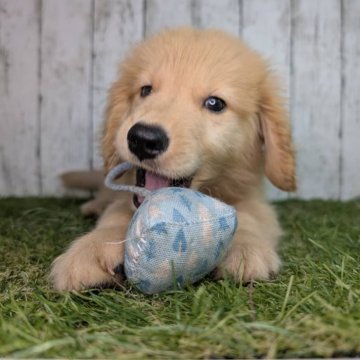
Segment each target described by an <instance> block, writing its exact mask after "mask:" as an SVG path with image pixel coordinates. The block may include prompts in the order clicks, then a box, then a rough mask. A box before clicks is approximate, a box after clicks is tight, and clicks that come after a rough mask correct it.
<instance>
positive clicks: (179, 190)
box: [170, 187, 182, 194]
mask: <svg viewBox="0 0 360 360" xmlns="http://www.w3.org/2000/svg"><path fill="white" fill-rule="evenodd" d="M170 190H171V191H172V192H173V193H174V194H176V193H178V192H182V188H180V187H173V188H170Z"/></svg>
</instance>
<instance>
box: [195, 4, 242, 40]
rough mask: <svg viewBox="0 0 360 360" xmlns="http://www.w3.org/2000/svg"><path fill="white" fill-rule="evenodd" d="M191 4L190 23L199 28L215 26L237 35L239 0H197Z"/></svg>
mask: <svg viewBox="0 0 360 360" xmlns="http://www.w3.org/2000/svg"><path fill="white" fill-rule="evenodd" d="M191 5H192V8H191V17H192V25H194V26H196V27H198V28H200V29H208V28H216V29H221V30H224V31H227V32H229V33H231V34H233V35H239V33H240V10H241V9H240V1H239V0H222V1H219V0H197V1H193V2H192V3H191Z"/></svg>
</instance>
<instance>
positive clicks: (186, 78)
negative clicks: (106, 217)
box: [103, 29, 290, 189]
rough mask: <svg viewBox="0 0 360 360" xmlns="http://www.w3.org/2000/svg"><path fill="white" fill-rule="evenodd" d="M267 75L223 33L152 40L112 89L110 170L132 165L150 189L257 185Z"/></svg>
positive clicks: (106, 147) (180, 33) (107, 143)
mask: <svg viewBox="0 0 360 360" xmlns="http://www.w3.org/2000/svg"><path fill="white" fill-rule="evenodd" d="M267 77H268V72H267V69H266V65H265V63H264V62H263V61H262V59H261V58H260V57H259V56H258V55H257V54H256V53H255V52H253V51H251V50H250V49H249V48H248V47H246V46H245V45H244V44H243V43H241V42H240V41H239V40H237V39H235V38H232V37H230V36H228V35H225V34H224V33H222V32H217V31H199V30H192V29H178V30H173V31H168V32H165V33H162V34H160V35H158V36H156V37H154V38H152V39H150V40H148V41H147V42H145V43H143V44H142V45H140V46H139V47H138V48H136V49H135V50H134V52H133V53H132V54H131V56H130V57H129V58H128V59H127V60H126V61H125V63H124V64H123V67H122V74H121V77H120V79H119V80H118V81H117V82H116V83H115V84H114V85H113V87H112V89H111V93H110V99H109V105H108V110H107V120H106V126H105V134H104V140H103V153H104V156H105V162H106V164H107V166H108V167H111V166H113V165H115V164H116V163H117V162H119V161H128V162H131V163H133V164H135V165H136V166H138V168H139V169H141V170H139V171H138V184H139V185H143V186H146V187H148V188H150V189H152V188H156V187H160V186H168V185H180V186H181V185H183V186H188V185H189V184H190V183H191V182H192V184H193V186H194V187H197V188H199V187H201V186H206V185H207V184H211V183H216V182H218V181H219V180H221V179H225V177H226V176H227V177H232V178H234V177H236V176H238V177H239V178H242V179H245V178H248V179H249V181H255V180H254V176H255V177H256V175H258V174H259V172H260V170H261V163H262V161H261V159H262V149H261V137H264V134H263V132H262V131H263V130H262V126H261V120H259V119H260V117H261V111H262V110H261V107H262V106H263V105H264V104H265V101H266V100H265V99H264V96H266V94H264V93H266V91H263V90H264V89H263V88H264V84H265V83H266V81H267ZM262 102H264V103H262ZM266 106H267V105H266ZM281 116H283V115H281ZM280 121H281V122H284V121H283V120H282V119H280ZM272 141H273V140H272ZM270 146H271V145H270ZM288 146H290V145H288ZM226 174H227V175H226ZM242 181H244V180H242Z"/></svg>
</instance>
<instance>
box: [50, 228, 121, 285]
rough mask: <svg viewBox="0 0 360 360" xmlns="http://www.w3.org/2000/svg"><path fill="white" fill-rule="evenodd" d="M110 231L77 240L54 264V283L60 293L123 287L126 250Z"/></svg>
mask: <svg viewBox="0 0 360 360" xmlns="http://www.w3.org/2000/svg"><path fill="white" fill-rule="evenodd" d="M106 235H109V234H108V233H107V232H106V231H105V232H104V231H99V230H97V231H93V232H92V233H89V234H87V235H85V236H83V237H82V238H80V239H78V240H76V241H75V242H74V243H73V244H72V245H71V246H70V248H69V249H68V250H67V251H66V252H65V253H64V254H62V255H60V256H59V257H57V258H56V259H55V261H54V262H53V264H52V269H51V273H50V280H51V282H52V283H53V285H54V287H55V289H56V290H58V291H66V290H83V289H86V288H91V287H103V286H107V285H119V284H120V283H121V282H122V280H123V279H124V277H123V271H122V267H121V265H119V264H122V262H123V247H122V246H119V244H115V243H113V242H112V241H111V238H109V241H108V242H107V241H106V240H105V241H104V236H105V239H106Z"/></svg>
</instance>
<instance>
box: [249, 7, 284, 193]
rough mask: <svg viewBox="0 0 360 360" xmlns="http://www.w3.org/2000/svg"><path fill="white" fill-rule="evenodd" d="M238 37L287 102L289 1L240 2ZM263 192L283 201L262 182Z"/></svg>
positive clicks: (271, 187) (269, 184)
mask: <svg viewBox="0 0 360 360" xmlns="http://www.w3.org/2000/svg"><path fill="white" fill-rule="evenodd" d="M242 4H243V9H242V15H243V16H242V18H243V27H242V37H243V39H244V40H245V41H247V42H248V43H249V44H250V45H251V47H253V48H254V49H256V50H258V51H259V53H261V54H262V55H263V56H264V57H265V58H266V59H268V60H269V64H270V65H271V67H272V68H273V69H274V71H275V72H276V73H277V74H278V76H279V79H280V81H282V83H283V89H284V91H283V95H284V97H285V98H286V99H288V98H289V85H290V49H291V45H290V43H291V13H290V0H282V1H263V0H243V2H242ZM266 192H267V194H268V196H269V198H271V199H285V198H287V197H288V195H287V193H286V192H282V191H280V190H278V189H277V188H275V187H274V186H273V185H271V183H270V182H269V181H266Z"/></svg>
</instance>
